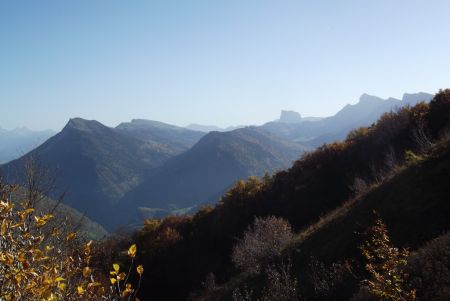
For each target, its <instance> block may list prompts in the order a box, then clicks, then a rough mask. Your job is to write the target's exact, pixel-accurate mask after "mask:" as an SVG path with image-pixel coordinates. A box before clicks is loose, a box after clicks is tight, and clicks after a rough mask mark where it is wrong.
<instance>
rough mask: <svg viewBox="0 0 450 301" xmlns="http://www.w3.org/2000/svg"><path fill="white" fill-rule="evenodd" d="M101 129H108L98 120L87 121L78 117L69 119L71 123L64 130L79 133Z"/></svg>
mask: <svg viewBox="0 0 450 301" xmlns="http://www.w3.org/2000/svg"><path fill="white" fill-rule="evenodd" d="M100 128H107V126H105V125H103V124H101V123H100V122H98V121H97V120H87V119H83V118H79V117H76V118H71V119H69V122H68V123H67V124H66V126H65V127H64V129H63V130H67V129H76V130H79V131H92V130H95V129H100Z"/></svg>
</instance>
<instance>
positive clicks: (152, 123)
mask: <svg viewBox="0 0 450 301" xmlns="http://www.w3.org/2000/svg"><path fill="white" fill-rule="evenodd" d="M149 127H151V128H162V129H163V128H164V129H181V127H179V126H176V125H172V124H168V123H164V122H161V121H156V120H148V119H132V120H131V122H122V123H121V124H119V125H118V126H117V127H116V128H117V129H127V128H149Z"/></svg>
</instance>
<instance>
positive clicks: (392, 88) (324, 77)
mask: <svg viewBox="0 0 450 301" xmlns="http://www.w3.org/2000/svg"><path fill="white" fill-rule="evenodd" d="M449 11H450V1H448V0H442V1H433V0H427V1H425V0H424V1H417V0H408V1H403V0H396V1H392V0H389V1H382V0H377V1H361V0H354V1H346V0H342V1H331V0H329V1H323V0H314V1H312V0H311V1H300V0H296V1H282V0H279V1H275V0H274V1H264V0H258V1H250V0H249V1H247V0H239V1H233V0H226V1H212V0H204V1H194V0H192V1H184V0H180V1H170V0H165V1H112V0H108V1H106V0H105V1H100V0H98V1H97V0H86V1H82V0H77V1H45V0H40V1H13V0H0V111H1V112H2V114H1V115H2V117H1V119H0V126H1V127H3V128H14V127H17V126H27V127H30V128H33V129H45V128H53V129H57V130H58V129H60V128H62V127H63V126H64V124H65V123H66V122H67V120H68V119H69V118H70V117H76V116H78V117H83V118H88V119H97V120H99V121H101V122H103V123H105V124H107V125H110V126H114V125H117V124H118V123H119V122H121V121H126V120H130V119H132V118H147V119H154V120H160V121H164V122H168V123H173V124H178V125H186V124H188V123H191V122H195V123H202V124H216V125H219V126H226V125H237V124H260V123H263V122H265V121H269V120H273V119H275V118H277V117H278V114H279V111H280V110H282V109H290V110H296V111H298V112H300V113H301V114H302V115H304V116H311V115H312V116H327V115H332V114H334V113H335V112H336V111H338V110H339V109H340V108H341V107H342V106H344V105H345V104H346V103H355V102H356V101H357V99H358V97H359V96H360V95H361V94H362V93H369V94H375V95H378V96H381V97H389V96H393V97H401V96H402V94H403V93H404V92H418V91H424V92H431V93H434V92H437V90H438V89H439V88H445V87H449V79H450V72H449V70H450V39H449V38H448V37H449V36H450V18H448V12H449Z"/></svg>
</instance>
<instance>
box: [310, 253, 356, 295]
mask: <svg viewBox="0 0 450 301" xmlns="http://www.w3.org/2000/svg"><path fill="white" fill-rule="evenodd" d="M309 270H310V275H309V277H310V281H311V283H312V285H313V288H314V294H315V295H316V296H317V297H322V298H323V297H329V296H333V295H334V294H335V293H336V290H337V288H338V287H339V286H340V285H342V284H343V283H344V282H345V281H346V280H348V279H349V278H356V276H355V275H354V273H353V269H352V265H351V264H350V262H348V261H344V262H335V263H333V264H332V265H331V266H328V267H327V266H325V264H324V263H323V262H321V261H319V260H317V259H316V258H314V257H312V258H311V262H310V263H309Z"/></svg>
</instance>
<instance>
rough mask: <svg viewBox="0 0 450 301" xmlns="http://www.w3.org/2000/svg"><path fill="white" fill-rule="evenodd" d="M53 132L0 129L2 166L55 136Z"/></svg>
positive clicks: (0, 159) (0, 158) (0, 160)
mask: <svg viewBox="0 0 450 301" xmlns="http://www.w3.org/2000/svg"><path fill="white" fill-rule="evenodd" d="M55 134H56V132H54V131H52V130H46V131H32V130H29V129H27V128H24V127H23V128H16V129H13V130H5V129H2V128H0V164H2V163H5V162H8V161H11V160H13V159H16V158H18V157H20V156H22V155H24V154H26V153H28V152H29V151H30V150H32V149H33V148H35V147H37V146H39V145H41V144H42V143H43V142H44V141H45V140H47V139H48V138H50V137H51V136H53V135H55Z"/></svg>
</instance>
